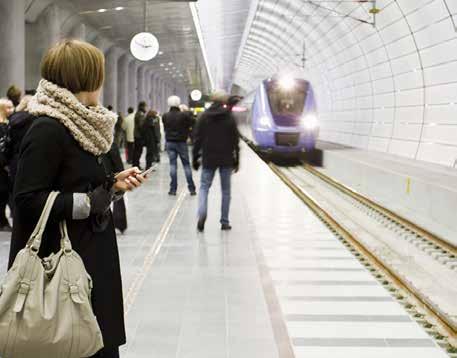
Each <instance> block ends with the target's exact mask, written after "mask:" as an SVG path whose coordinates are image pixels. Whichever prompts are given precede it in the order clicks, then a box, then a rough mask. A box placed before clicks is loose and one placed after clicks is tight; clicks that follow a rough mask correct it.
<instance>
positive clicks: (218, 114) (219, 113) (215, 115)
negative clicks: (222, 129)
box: [205, 103, 232, 119]
mask: <svg viewBox="0 0 457 358" xmlns="http://www.w3.org/2000/svg"><path fill="white" fill-rule="evenodd" d="M231 113H232V112H231V111H230V110H229V109H228V108H227V106H224V105H223V104H222V103H213V104H212V105H211V107H209V108H208V110H207V111H206V112H205V114H206V116H208V118H211V119H226V118H228V117H229V116H230V115H231Z"/></svg>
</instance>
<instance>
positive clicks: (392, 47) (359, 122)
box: [234, 0, 457, 166]
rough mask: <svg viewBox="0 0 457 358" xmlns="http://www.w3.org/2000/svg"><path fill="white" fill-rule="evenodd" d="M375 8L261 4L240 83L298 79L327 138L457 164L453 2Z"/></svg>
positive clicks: (429, 0)
mask: <svg viewBox="0 0 457 358" xmlns="http://www.w3.org/2000/svg"><path fill="white" fill-rule="evenodd" d="M373 3H374V2H373V1H348V0H346V1H320V0H316V1H306V0H257V1H256V2H255V4H253V6H254V8H253V12H252V14H253V15H252V17H251V20H250V23H248V24H247V32H246V34H245V39H246V40H245V42H244V43H243V44H242V47H241V49H240V56H239V59H238V63H237V64H236V68H235V73H234V83H235V84H236V85H238V86H240V87H241V88H242V89H243V90H244V91H245V92H246V93H249V92H251V91H252V90H253V89H255V87H256V86H257V85H258V84H259V83H260V81H261V80H262V79H264V78H267V77H269V76H271V75H273V74H275V73H278V72H282V71H286V72H293V73H295V74H298V75H300V76H302V77H305V78H308V79H309V80H310V81H311V82H312V84H313V86H314V88H315V90H316V93H317V99H318V107H319V117H320V121H321V138H322V139H323V140H328V141H332V142H337V143H343V144H348V145H351V146H356V147H361V148H367V149H372V150H378V151H384V152H390V153H394V154H398V155H402V156H406V157H410V158H416V159H421V160H426V161H431V162H436V163H440V164H445V165H449V166H457V30H456V22H457V2H456V1H452V0H414V1H413V0H378V1H376V7H377V8H378V9H379V10H380V12H379V13H378V14H377V15H376V16H375V17H374V16H373V15H372V14H371V13H370V9H372V7H373ZM373 21H376V26H373V25H371V24H370V23H372V22H373ZM304 47H305V50H303V48H304ZM303 55H304V56H303ZM303 57H305V58H306V62H305V66H304V68H303V67H302V58H303Z"/></svg>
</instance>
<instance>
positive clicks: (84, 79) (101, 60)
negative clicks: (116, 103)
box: [41, 39, 105, 93]
mask: <svg viewBox="0 0 457 358" xmlns="http://www.w3.org/2000/svg"><path fill="white" fill-rule="evenodd" d="M41 76H42V77H43V78H44V79H45V80H48V81H49V82H52V83H54V84H55V85H57V86H59V87H63V88H66V89H67V90H69V91H70V92H72V93H79V92H93V91H96V90H98V89H99V88H100V87H102V85H103V81H104V80H105V55H104V54H103V52H101V51H100V50H99V49H98V48H96V47H95V46H93V45H91V44H89V43H87V42H83V41H79V40H69V39H65V40H62V41H60V42H58V43H57V44H56V45H54V46H53V47H51V48H50V49H49V50H48V52H47V53H46V55H45V56H44V58H43V60H42V62H41Z"/></svg>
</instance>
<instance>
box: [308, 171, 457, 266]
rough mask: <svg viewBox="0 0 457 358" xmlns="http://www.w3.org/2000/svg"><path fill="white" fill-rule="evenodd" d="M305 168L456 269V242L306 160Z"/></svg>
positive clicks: (398, 232) (407, 238)
mask: <svg viewBox="0 0 457 358" xmlns="http://www.w3.org/2000/svg"><path fill="white" fill-rule="evenodd" d="M304 170H306V172H308V173H310V174H312V175H314V176H315V177H317V178H319V179H320V180H322V181H323V182H325V183H326V184H327V185H328V186H329V187H331V188H334V189H335V190H336V191H337V192H338V193H340V194H341V195H342V196H344V197H345V198H346V199H347V200H350V201H351V202H352V204H353V205H354V206H355V207H357V208H359V209H360V210H363V211H364V212H365V214H366V215H367V216H369V217H371V218H373V220H376V221H378V222H379V223H381V224H383V225H386V226H388V228H389V229H390V230H391V231H393V233H394V234H395V235H396V236H398V237H399V238H402V239H404V240H406V241H408V242H409V243H411V244H412V245H414V246H416V247H417V248H419V249H420V250H422V251H424V252H425V253H427V254H428V255H430V256H431V257H433V258H434V259H436V260H437V261H438V262H440V263H441V264H443V265H445V266H447V267H448V268H450V269H451V270H456V271H457V248H456V247H455V245H452V244H451V243H449V242H447V241H446V240H444V239H442V238H440V237H438V236H437V235H435V234H433V233H431V232H430V231H428V230H426V229H424V228H422V227H420V226H418V225H416V224H415V223H413V222H411V221H410V220H408V219H405V218H404V217H402V216H400V215H398V214H396V213H395V212H393V211H391V210H389V209H387V208H385V207H383V206H382V205H379V204H378V203H376V202H374V201H373V200H371V199H370V198H367V197H366V196H364V195H362V194H360V193H357V192H356V191H354V190H352V189H351V188H349V187H347V186H346V185H344V184H342V183H340V182H338V181H336V180H334V179H332V178H330V177H329V176H327V175H325V174H324V173H322V172H320V171H319V170H317V169H315V168H313V167H312V166H310V165H308V164H305V166H304Z"/></svg>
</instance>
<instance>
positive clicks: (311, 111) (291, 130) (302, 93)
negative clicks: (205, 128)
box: [237, 77, 319, 156]
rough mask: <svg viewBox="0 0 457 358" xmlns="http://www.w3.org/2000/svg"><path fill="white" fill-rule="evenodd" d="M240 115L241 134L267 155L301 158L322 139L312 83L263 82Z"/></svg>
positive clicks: (268, 80)
mask: <svg viewBox="0 0 457 358" xmlns="http://www.w3.org/2000/svg"><path fill="white" fill-rule="evenodd" d="M241 106H243V107H245V108H247V111H246V112H245V113H243V114H238V116H237V117H238V121H239V128H240V132H241V134H242V135H243V136H244V137H246V138H247V139H248V140H249V141H250V142H251V143H253V144H254V145H255V146H256V148H257V150H259V151H260V152H263V153H266V154H279V155H281V156H299V155H301V154H303V153H306V152H311V151H313V150H315V148H316V141H317V138H318V136H319V121H318V117H317V109H316V100H315V95H314V91H313V87H312V85H311V83H310V82H309V81H307V80H304V79H297V78H293V77H282V78H280V77H278V78H269V79H266V80H263V81H262V82H261V84H260V85H259V87H258V88H257V89H256V90H255V91H254V92H252V93H251V94H250V95H248V96H246V97H245V100H244V101H243V102H242V103H241Z"/></svg>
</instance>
